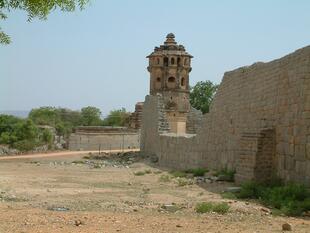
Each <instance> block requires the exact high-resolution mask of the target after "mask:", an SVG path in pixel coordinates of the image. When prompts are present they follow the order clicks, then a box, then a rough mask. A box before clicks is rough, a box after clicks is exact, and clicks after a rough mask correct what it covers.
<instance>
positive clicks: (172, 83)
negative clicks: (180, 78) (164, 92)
mask: <svg viewBox="0 0 310 233" xmlns="http://www.w3.org/2000/svg"><path fill="white" fill-rule="evenodd" d="M175 85H176V82H175V77H173V76H171V77H169V78H168V82H167V86H168V88H175Z"/></svg>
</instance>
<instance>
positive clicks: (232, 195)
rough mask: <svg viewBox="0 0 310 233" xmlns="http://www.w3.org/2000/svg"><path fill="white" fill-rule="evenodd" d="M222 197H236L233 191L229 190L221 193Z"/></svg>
mask: <svg viewBox="0 0 310 233" xmlns="http://www.w3.org/2000/svg"><path fill="white" fill-rule="evenodd" d="M221 196H222V198H225V199H237V196H236V194H235V193H231V192H225V193H222V194H221Z"/></svg>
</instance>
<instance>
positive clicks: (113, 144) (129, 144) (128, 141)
mask: <svg viewBox="0 0 310 233" xmlns="http://www.w3.org/2000/svg"><path fill="white" fill-rule="evenodd" d="M139 147H140V135H139V131H137V130H133V129H128V128H121V127H78V128H77V129H76V130H75V132H74V133H72V134H71V135H70V138H69V150H99V148H100V150H115V149H129V148H139Z"/></svg>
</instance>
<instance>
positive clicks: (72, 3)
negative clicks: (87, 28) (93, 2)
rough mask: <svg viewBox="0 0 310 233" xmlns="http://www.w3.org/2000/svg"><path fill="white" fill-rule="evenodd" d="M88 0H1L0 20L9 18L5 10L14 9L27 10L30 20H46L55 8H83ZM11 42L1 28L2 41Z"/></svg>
mask: <svg viewBox="0 0 310 233" xmlns="http://www.w3.org/2000/svg"><path fill="white" fill-rule="evenodd" d="M88 2H89V0H0V20H5V19H6V18H7V15H6V14H5V13H4V11H6V12H10V11H12V10H22V11H26V12H27V14H28V21H29V22H30V21H31V20H32V19H34V18H38V19H40V20H45V19H47V16H48V15H49V14H50V12H51V11H53V10H56V9H60V10H61V11H66V12H71V11H74V10H75V9H76V8H77V7H79V8H80V9H81V10H82V9H83V8H84V7H85V5H86V4H87V3H88ZM10 42H11V39H10V37H9V36H8V35H7V34H5V33H4V32H3V31H2V30H1V28H0V43H1V44H9V43H10Z"/></svg>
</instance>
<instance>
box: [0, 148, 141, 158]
mask: <svg viewBox="0 0 310 233" xmlns="http://www.w3.org/2000/svg"><path fill="white" fill-rule="evenodd" d="M130 151H139V149H124V150H102V151H101V152H102V153H110V152H112V153H117V152H130ZM88 153H98V150H96V151H91V150H90V151H61V152H52V153H40V154H26V155H12V156H0V160H11V159H34V158H44V157H56V156H60V157H64V156H68V155H82V154H88Z"/></svg>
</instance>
